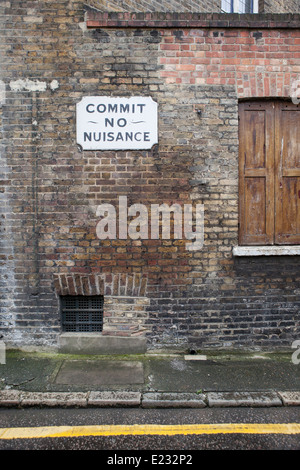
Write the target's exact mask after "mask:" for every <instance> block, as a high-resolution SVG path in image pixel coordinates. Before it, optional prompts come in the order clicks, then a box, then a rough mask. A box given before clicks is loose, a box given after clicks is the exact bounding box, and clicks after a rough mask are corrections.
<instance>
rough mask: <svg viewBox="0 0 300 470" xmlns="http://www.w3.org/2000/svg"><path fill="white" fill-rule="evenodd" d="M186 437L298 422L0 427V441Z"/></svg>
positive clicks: (271, 430) (298, 430)
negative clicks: (110, 437) (154, 436)
mask: <svg viewBox="0 0 300 470" xmlns="http://www.w3.org/2000/svg"><path fill="white" fill-rule="evenodd" d="M189 434H198V435H200V434H300V424H298V423H276V424H271V423H265V424H264V423H256V424H244V423H220V424H184V425H180V424H178V425H157V424H133V425H99V426H49V427H29V428H0V439H40V438H45V437H83V436H121V435H133V436H141V435H160V436H174V435H189Z"/></svg>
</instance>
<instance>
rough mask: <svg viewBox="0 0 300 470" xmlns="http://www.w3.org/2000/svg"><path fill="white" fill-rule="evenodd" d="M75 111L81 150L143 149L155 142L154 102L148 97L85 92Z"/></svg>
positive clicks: (155, 106) (155, 108)
mask: <svg viewBox="0 0 300 470" xmlns="http://www.w3.org/2000/svg"><path fill="white" fill-rule="evenodd" d="M76 115H77V116H76V117H77V122H76V132H77V144H79V145H80V146H81V147H82V149H83V150H146V149H151V148H152V146H153V145H154V144H157V142H158V136H157V134H158V132H157V103H155V101H153V100H152V98H151V97H143V96H134V97H131V98H120V97H118V98H111V97H109V96H85V97H84V98H82V100H81V101H80V103H78V104H77V106H76Z"/></svg>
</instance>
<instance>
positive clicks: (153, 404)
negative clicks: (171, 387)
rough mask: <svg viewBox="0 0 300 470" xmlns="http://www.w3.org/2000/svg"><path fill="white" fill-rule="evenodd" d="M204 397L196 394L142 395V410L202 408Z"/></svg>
mask: <svg viewBox="0 0 300 470" xmlns="http://www.w3.org/2000/svg"><path fill="white" fill-rule="evenodd" d="M205 406H206V403H205V395H203V394H196V393H159V392H149V393H144V394H143V398H142V407H143V408H179V407H185V408H204V407H205Z"/></svg>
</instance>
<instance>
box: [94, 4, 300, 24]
mask: <svg viewBox="0 0 300 470" xmlns="http://www.w3.org/2000/svg"><path fill="white" fill-rule="evenodd" d="M86 25H87V27H88V28H151V29H152V28H163V29H165V28H251V29H265V28H270V29H282V28H284V29H290V28H292V29H299V28H300V14H298V13H297V14H290V13H289V14H243V15H239V14H235V13H234V14H227V13H170V12H162V13H161V12H142V13H141V12H139V13H135V12H100V11H97V10H94V9H92V8H87V11H86Z"/></svg>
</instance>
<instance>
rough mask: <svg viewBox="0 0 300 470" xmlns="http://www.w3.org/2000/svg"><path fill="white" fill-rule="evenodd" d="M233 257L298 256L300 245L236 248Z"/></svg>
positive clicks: (233, 250)
mask: <svg viewBox="0 0 300 470" xmlns="http://www.w3.org/2000/svg"><path fill="white" fill-rule="evenodd" d="M232 253H233V256H297V255H300V245H293V246H292V245H291V246H235V247H233V249H232Z"/></svg>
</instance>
